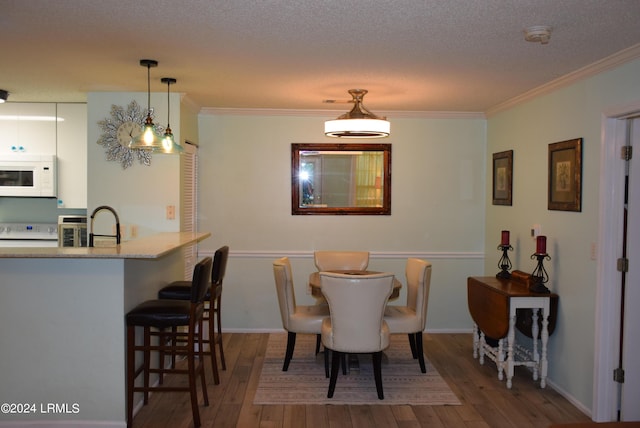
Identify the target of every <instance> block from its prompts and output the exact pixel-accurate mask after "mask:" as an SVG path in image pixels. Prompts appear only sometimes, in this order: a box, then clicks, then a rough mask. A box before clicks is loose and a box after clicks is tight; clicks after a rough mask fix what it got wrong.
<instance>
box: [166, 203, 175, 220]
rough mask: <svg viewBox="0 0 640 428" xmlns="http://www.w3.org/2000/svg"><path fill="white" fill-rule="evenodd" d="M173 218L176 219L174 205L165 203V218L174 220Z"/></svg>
mask: <svg viewBox="0 0 640 428" xmlns="http://www.w3.org/2000/svg"><path fill="white" fill-rule="evenodd" d="M175 219H176V206H175V205H167V220H175Z"/></svg>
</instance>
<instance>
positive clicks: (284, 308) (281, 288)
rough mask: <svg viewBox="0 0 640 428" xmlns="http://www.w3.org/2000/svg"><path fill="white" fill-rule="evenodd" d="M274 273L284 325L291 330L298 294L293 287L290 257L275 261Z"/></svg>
mask: <svg viewBox="0 0 640 428" xmlns="http://www.w3.org/2000/svg"><path fill="white" fill-rule="evenodd" d="M273 275H274V278H275V282H276V290H277V292H278V304H279V305H280V316H281V317H282V327H284V329H285V330H287V331H289V330H290V329H291V326H290V322H291V316H292V315H293V314H294V313H295V312H296V296H295V293H294V288H293V278H292V274H291V263H290V262H289V258H288V257H282V258H280V259H278V260H276V261H274V262H273Z"/></svg>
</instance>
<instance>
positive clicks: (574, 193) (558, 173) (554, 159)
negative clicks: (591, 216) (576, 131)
mask: <svg viewBox="0 0 640 428" xmlns="http://www.w3.org/2000/svg"><path fill="white" fill-rule="evenodd" d="M548 208H549V209H550V210H559V211H582V138H576V139H573V140H567V141H561V142H559V143H553V144H549V203H548Z"/></svg>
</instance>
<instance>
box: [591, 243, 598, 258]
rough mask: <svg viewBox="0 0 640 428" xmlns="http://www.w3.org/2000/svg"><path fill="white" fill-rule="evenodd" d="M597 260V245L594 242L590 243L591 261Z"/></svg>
mask: <svg viewBox="0 0 640 428" xmlns="http://www.w3.org/2000/svg"><path fill="white" fill-rule="evenodd" d="M597 259H598V244H597V243H596V242H592V243H591V260H597Z"/></svg>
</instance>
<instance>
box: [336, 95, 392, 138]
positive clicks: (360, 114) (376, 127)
mask: <svg viewBox="0 0 640 428" xmlns="http://www.w3.org/2000/svg"><path fill="white" fill-rule="evenodd" d="M367 92H369V91H367V90H366V89H350V90H349V93H350V94H351V96H352V97H353V100H352V101H351V102H353V104H354V105H353V108H352V109H351V111H350V112H348V113H345V114H343V115H342V116H340V117H338V118H337V119H336V120H328V121H326V122H325V123H324V135H326V136H327V137H337V138H384V137H388V136H389V133H390V131H391V125H390V124H389V121H387V119H386V118H385V117H378V116H376V115H375V114H373V113H371V112H370V111H369V110H367V109H366V108H365V107H364V106H363V105H362V98H363V97H364V96H365V95H366V94H367Z"/></svg>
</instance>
